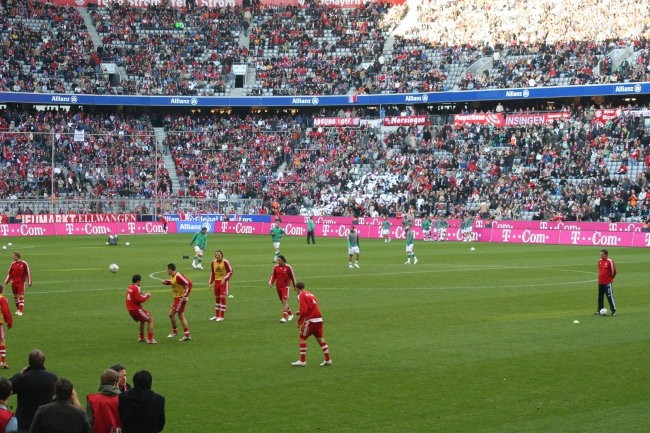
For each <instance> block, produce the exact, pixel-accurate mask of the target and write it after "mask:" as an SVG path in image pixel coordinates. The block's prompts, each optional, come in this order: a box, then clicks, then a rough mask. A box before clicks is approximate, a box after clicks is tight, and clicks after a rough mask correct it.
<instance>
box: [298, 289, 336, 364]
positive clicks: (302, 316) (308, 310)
mask: <svg viewBox="0 0 650 433" xmlns="http://www.w3.org/2000/svg"><path fill="white" fill-rule="evenodd" d="M293 288H294V290H295V291H296V293H298V303H299V304H300V307H299V308H300V311H299V313H298V323H297V325H298V328H299V329H300V333H299V334H298V344H299V346H300V359H299V360H297V361H296V362H292V363H291V365H293V366H294V367H304V366H305V365H307V338H309V336H311V335H313V336H314V337H315V338H316V340H318V344H320V348H321V350H322V351H323V355H325V360H324V361H323V362H322V363H321V364H320V365H321V366H322V367H326V366H328V365H332V358H331V357H330V349H329V346H327V342H326V341H325V339H324V338H323V315H322V314H321V313H320V309H319V308H318V300H317V299H316V297H315V296H314V295H313V294H312V293H311V292H308V291H307V290H305V285H304V284H303V283H302V282H300V281H298V282H297V283H296V285H295V286H294V287H293Z"/></svg>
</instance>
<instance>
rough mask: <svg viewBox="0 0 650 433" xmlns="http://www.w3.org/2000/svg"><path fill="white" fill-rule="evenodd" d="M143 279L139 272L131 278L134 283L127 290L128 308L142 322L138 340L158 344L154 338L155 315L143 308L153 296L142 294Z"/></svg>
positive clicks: (134, 317) (134, 318)
mask: <svg viewBox="0 0 650 433" xmlns="http://www.w3.org/2000/svg"><path fill="white" fill-rule="evenodd" d="M141 280H142V277H141V276H140V275H139V274H135V275H134V276H133V277H132V278H131V282H132V284H131V285H130V286H129V288H128V289H127V290H126V309H127V311H128V312H129V314H130V315H131V317H132V318H133V320H135V321H136V322H139V323H140V338H139V339H138V342H140V343H149V344H158V342H157V341H156V340H155V339H154V338H153V316H152V315H151V313H150V312H149V311H147V310H145V309H144V308H142V303H143V302H146V301H147V300H149V298H151V293H145V294H144V295H143V294H142V292H141V291H140V281H141ZM145 323H146V324H147V338H146V339H145V338H144V324H145Z"/></svg>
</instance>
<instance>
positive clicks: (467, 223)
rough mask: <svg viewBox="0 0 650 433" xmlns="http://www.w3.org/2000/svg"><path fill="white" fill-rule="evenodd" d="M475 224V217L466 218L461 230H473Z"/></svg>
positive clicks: (461, 224)
mask: <svg viewBox="0 0 650 433" xmlns="http://www.w3.org/2000/svg"><path fill="white" fill-rule="evenodd" d="M473 225H474V218H471V217H469V218H465V220H463V222H462V223H460V229H461V231H471V230H472V226H473Z"/></svg>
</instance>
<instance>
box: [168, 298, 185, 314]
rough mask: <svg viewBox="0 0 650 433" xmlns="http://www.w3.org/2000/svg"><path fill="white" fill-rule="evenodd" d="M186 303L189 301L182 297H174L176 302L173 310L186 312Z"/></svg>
mask: <svg viewBox="0 0 650 433" xmlns="http://www.w3.org/2000/svg"><path fill="white" fill-rule="evenodd" d="M185 305H187V301H184V300H183V298H182V297H181V298H174V303H173V304H172V311H176V312H177V313H184V312H185Z"/></svg>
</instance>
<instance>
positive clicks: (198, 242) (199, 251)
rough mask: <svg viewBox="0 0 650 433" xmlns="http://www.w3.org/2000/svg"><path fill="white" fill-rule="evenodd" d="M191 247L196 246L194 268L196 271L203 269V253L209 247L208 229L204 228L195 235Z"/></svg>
mask: <svg viewBox="0 0 650 433" xmlns="http://www.w3.org/2000/svg"><path fill="white" fill-rule="evenodd" d="M190 245H194V260H192V267H193V268H194V269H203V265H202V264H201V261H202V260H203V251H205V247H207V246H208V228H207V227H205V226H203V227H201V230H200V231H198V232H196V233H195V234H194V237H192V240H191V241H190Z"/></svg>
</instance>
